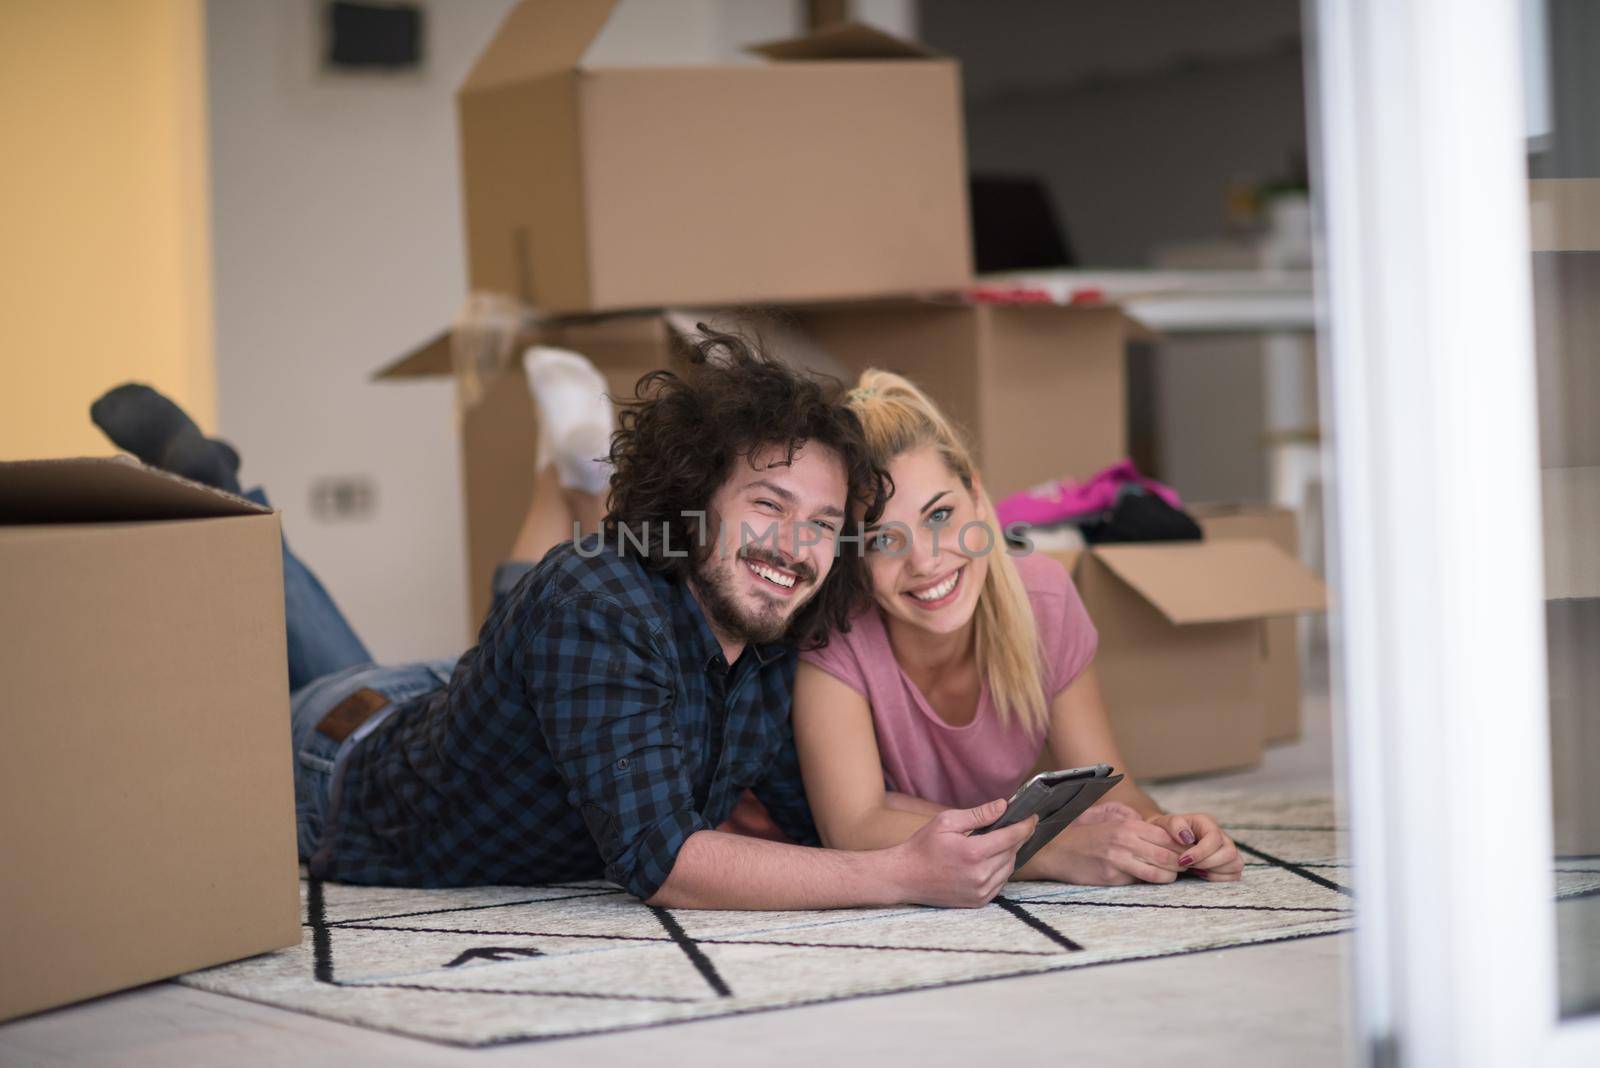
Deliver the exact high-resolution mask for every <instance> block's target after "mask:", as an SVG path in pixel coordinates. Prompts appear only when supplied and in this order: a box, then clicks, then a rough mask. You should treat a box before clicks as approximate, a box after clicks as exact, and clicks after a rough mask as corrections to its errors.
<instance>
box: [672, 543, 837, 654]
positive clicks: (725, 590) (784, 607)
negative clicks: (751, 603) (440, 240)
mask: <svg viewBox="0 0 1600 1068" xmlns="http://www.w3.org/2000/svg"><path fill="white" fill-rule="evenodd" d="M746 560H752V561H756V562H759V563H764V564H768V565H769V566H772V567H779V568H782V569H783V570H785V571H792V572H794V573H795V574H796V575H797V576H798V577H797V578H796V579H795V587H796V590H795V593H794V594H793V596H795V597H798V598H799V600H798V601H796V602H795V603H794V604H793V605H792V606H791V605H789V604H786V603H785V602H783V601H779V600H777V599H776V598H772V597H763V598H759V600H760V604H761V606H760V607H759V608H751V607H748V606H747V604H746V602H745V601H742V600H741V599H740V598H739V596H738V594H737V593H736V588H737V587H736V586H735V583H737V582H738V581H739V571H740V569H743V568H744V566H745V564H744V561H746ZM815 580H816V572H815V570H814V569H813V568H812V567H811V565H809V564H807V563H805V562H804V561H795V562H789V561H786V560H784V559H783V558H782V557H780V556H778V555H776V554H774V553H772V552H770V551H768V550H765V549H762V548H761V547H759V546H753V545H752V546H747V547H745V548H744V549H741V550H740V551H739V552H737V553H735V554H733V555H732V556H726V555H723V554H722V553H721V552H720V551H718V550H717V549H716V548H713V549H712V551H711V552H709V553H707V554H706V556H705V558H704V559H703V560H701V561H700V563H699V565H698V566H697V567H696V568H695V573H694V579H693V582H694V587H695V593H696V594H698V595H699V600H700V607H701V608H702V609H704V611H705V613H706V617H707V619H708V620H709V621H710V623H711V628H712V629H713V630H715V631H716V632H717V634H718V635H719V636H720V637H722V638H724V639H727V640H729V641H740V642H746V643H748V644H753V645H768V644H771V643H773V642H779V641H782V640H783V639H784V637H785V636H786V635H787V634H788V633H789V624H790V623H791V622H792V621H793V619H794V616H795V613H797V612H798V611H799V610H800V608H801V606H802V605H804V604H805V603H806V602H807V601H809V600H810V599H811V597H812V596H814V595H815V593H816V591H815V590H812V591H810V592H808V593H802V592H801V589H800V587H803V586H809V585H811V584H812V583H813V582H814V581H815Z"/></svg>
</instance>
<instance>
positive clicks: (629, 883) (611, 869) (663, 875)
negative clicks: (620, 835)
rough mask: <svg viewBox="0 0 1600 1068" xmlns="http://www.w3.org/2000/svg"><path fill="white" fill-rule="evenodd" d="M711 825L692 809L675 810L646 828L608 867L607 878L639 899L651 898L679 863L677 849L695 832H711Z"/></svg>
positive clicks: (646, 899)
mask: <svg viewBox="0 0 1600 1068" xmlns="http://www.w3.org/2000/svg"><path fill="white" fill-rule="evenodd" d="M709 830H711V824H709V823H707V822H706V821H705V817H703V816H701V815H700V813H698V812H695V811H693V810H687V811H680V812H673V813H671V814H669V815H667V816H664V817H662V818H661V819H659V820H657V821H656V822H654V823H652V824H650V825H649V826H648V827H646V828H644V830H642V831H641V832H640V833H639V834H638V836H637V837H635V838H634V840H633V842H632V844H631V845H629V847H628V848H627V849H626V850H624V851H623V852H622V854H621V855H620V856H618V857H617V859H615V860H613V861H612V862H611V863H610V864H608V865H607V866H606V878H608V879H610V880H611V881H612V882H614V883H619V884H621V886H622V887H623V889H625V890H627V891H628V893H630V894H632V895H633V896H634V897H636V898H638V899H639V900H640V901H648V900H649V899H650V898H652V897H654V896H655V895H656V891H658V890H660V889H661V886H662V884H663V883H665V882H666V881H667V876H669V875H671V874H672V866H673V864H675V863H677V860H678V850H680V849H682V848H683V843H684V842H686V841H688V840H689V836H690V835H691V834H694V833H695V832H696V831H709Z"/></svg>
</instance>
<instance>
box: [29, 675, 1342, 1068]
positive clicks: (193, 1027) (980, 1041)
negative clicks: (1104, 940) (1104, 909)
mask: <svg viewBox="0 0 1600 1068" xmlns="http://www.w3.org/2000/svg"><path fill="white" fill-rule="evenodd" d="M1305 711H1306V732H1305V737H1304V738H1303V739H1302V740H1301V741H1300V742H1298V743H1296V744H1294V745H1289V746H1283V747H1278V748H1274V749H1272V750H1270V751H1269V753H1268V756H1267V759H1266V761H1265V762H1264V763H1263V765H1262V766H1261V767H1260V768H1257V769H1255V770H1253V771H1250V772H1246V773H1243V774H1239V775H1234V776H1228V777H1226V778H1224V779H1218V780H1215V781H1217V782H1219V783H1228V784H1239V785H1258V786H1261V787H1263V788H1285V789H1314V790H1326V789H1330V788H1331V787H1330V779H1331V769H1332V744H1331V729H1330V725H1329V716H1328V702H1327V700H1326V699H1325V698H1320V697H1313V698H1308V699H1307V701H1306V709H1305ZM1349 942H1350V936H1348V935H1333V936H1329V937H1325V938H1310V939H1304V940H1300V941H1295V942H1285V943H1280V944H1276V945H1264V946H1250V947H1245V948H1240V949H1230V950H1223V951H1219V952H1213V953H1202V954H1197V955H1195V956H1189V957H1175V958H1170V959H1167V960H1156V961H1141V962H1136V963H1128V964H1118V965H1112V966H1108V967H1101V968H1091V969H1086V970H1084V971H1081V972H1060V973H1056V974H1052V975H1042V976H1034V977H1030V978H1023V979H1010V980H1003V981H998V982H991V983H976V984H972V985H969V986H960V987H951V988H947V989H942V990H929V991H922V992H915V993H908V994H896V995H892V996H889V997H878V998H868V999H863V1000H856V1001H846V1002H839V1003H835V1004H831V1005H817V1006H811V1007H808V1008H801V1009H787V1010H783V1011H779V1012H770V1013H760V1014H756V1015H751V1016H743V1017H732V1018H724V1019H720V1020H708V1021H703V1022H699V1023H692V1024H683V1025H678V1026H673V1027H668V1028H654V1029H648V1030H644V1031H634V1032H626V1033H621V1034H614V1035H602V1036H597V1037H590V1038H577V1039H568V1040H564V1041H558V1042H550V1043H538V1044H531V1045H518V1046H508V1047H502V1048H498V1049H489V1050H462V1049H456V1048H453V1047H447V1046H438V1045H433V1044H431V1043H427V1042H419V1041H416V1040H413V1039H407V1038H398V1037H395V1036H392V1035H386V1034H381V1033H378V1032H374V1031H367V1030H364V1029H362V1028H356V1027H349V1026H345V1025H343V1024H337V1023H330V1022H328V1021H324V1020H318V1019H315V1018H313V1017H309V1016H303V1015H299V1014H297V1013H290V1012H285V1011H282V1010H279V1009H273V1008H268V1007H266V1006H262V1005H256V1004H253V1003H251V1002H246V1001H238V1000H235V999H232V998H227V997H222V996H219V995H214V994H206V993H202V992H200V991H196V990H189V989H187V988H184V987H179V986H174V985H171V984H166V983H161V984H156V985H153V986H148V987H143V988H141V989H139V990H134V991H130V992H127V993H124V994H117V995H113V996H111V997H105V998H100V999H98V1000H95V1001H91V1002H87V1003H85V1004H82V1005H76V1006H72V1007H69V1008H65V1009H59V1010H57V1011H55V1012H49V1013H43V1014H41V1015H38V1016H34V1017H30V1018H28V1019H26V1020H19V1021H16V1022H14V1023H11V1024H7V1025H4V1026H0V1065H5V1066H7V1068H10V1066H33V1065H43V1066H54V1065H89V1064H93V1065H101V1064H117V1065H152V1066H155V1065H159V1066H162V1068H169V1066H175V1065H223V1064H226V1065H230V1066H231V1065H241V1066H244V1065H282V1064H295V1065H302V1064H326V1063H337V1064H340V1065H398V1066H410V1065H465V1064H472V1065H481V1066H489V1065H500V1064H509V1063H513V1062H515V1063H517V1064H519V1065H536V1066H537V1065H545V1064H551V1065H554V1064H570V1063H573V1062H575V1061H581V1063H583V1064H584V1065H586V1066H605V1065H626V1066H628V1068H637V1066H639V1065H662V1064H689V1065H695V1066H697V1068H700V1066H704V1068H714V1066H719V1065H741V1066H748V1065H752V1064H760V1065H762V1068H767V1066H783V1065H790V1064H793V1065H815V1064H819V1063H823V1062H826V1061H833V1062H835V1063H838V1064H841V1065H844V1064H848V1065H853V1064H868V1063H870V1064H872V1065H874V1066H875V1068H895V1066H899V1065H907V1066H910V1065H916V1066H918V1068H922V1066H936V1065H943V1064H952V1065H956V1064H959V1065H972V1064H974V1062H980V1063H987V1064H1001V1063H1019V1064H1020V1063H1040V1062H1041V1061H1043V1062H1049V1063H1054V1064H1062V1063H1068V1062H1069V1061H1073V1060H1077V1059H1080V1058H1082V1059H1085V1060H1089V1059H1092V1060H1094V1061H1098V1062H1099V1063H1103V1064H1111V1065H1122V1064H1139V1065H1144V1064H1153V1063H1163V1062H1166V1063H1173V1064H1178V1063H1182V1064H1184V1065H1186V1066H1204V1065H1211V1064H1216V1065H1229V1066H1231V1068H1240V1066H1247V1065H1283V1064H1294V1065H1295V1066H1296V1068H1316V1066H1320V1065H1336V1064H1344V1063H1347V1061H1348V1057H1347V1041H1348V1040H1347V1038H1346V1034H1345V1013H1344V1004H1345V996H1344V995H1345V964H1346V959H1347V956H1348V953H1349Z"/></svg>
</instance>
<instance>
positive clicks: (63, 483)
mask: <svg viewBox="0 0 1600 1068" xmlns="http://www.w3.org/2000/svg"><path fill="white" fill-rule="evenodd" d="M278 530H279V528H278V517H277V515H276V514H275V513H273V512H271V511H270V510H268V509H265V508H260V507H258V506H256V505H254V504H251V503H250V502H248V501H245V500H241V499H239V498H237V497H232V496H229V495H227V494H223V493H219V492H216V491H213V490H209V489H207V488H205V487H202V486H197V485H195V484H193V483H188V482H184V481H182V480H181V479H176V478H172V477H170V476H167V475H164V474H161V473H159V472H156V471H153V470H151V469H149V468H145V467H141V466H139V465H138V464H136V463H133V462H131V461H122V460H55V461H34V462H24V463H4V464H0V678H3V679H4V680H5V686H6V696H5V709H6V715H5V732H6V737H5V744H4V745H0V811H3V812H4V813H5V821H4V824H3V829H0V858H4V859H3V860H0V947H3V949H0V957H3V959H4V961H5V963H4V965H3V966H0V1019H6V1018H10V1017H14V1016H20V1015H23V1014H25V1013H31V1012H36V1011H38V1010H40V1009H46V1008H50V1007H52V1006H55V1005H61V1004H64V1003H66V1002H70V1001H76V1000H79V999H82V998H87V997H93V996H95V995H97V994H104V993H107V992H108V991H112V990H119V989H122V988H124V987H129V986H134V985H136V984H139V983H145V982H150V981H151V980H155V979H162V978H166V977H168V976H172V975H176V974H179V973H181V972H186V971H190V970H193V969H195V968H203V967H206V966H208V965H213V964H219V963H222V962H224V961H230V960H235V959H238V958H240V957H246V956H249V955H251V954H254V953H261V952H264V951H266V950H270V949H277V948H280V947H283V946H290V945H296V944H298V943H299V941H300V899H299V887H298V866H297V861H296V856H295V832H294V789H293V783H292V778H291V775H292V768H291V764H290V760H291V756H290V742H289V695H288V678H287V670H286V667H285V664H286V659H285V652H284V630H283V573H282V557H281V550H280V543H279V533H278Z"/></svg>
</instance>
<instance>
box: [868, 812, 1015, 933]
mask: <svg viewBox="0 0 1600 1068" xmlns="http://www.w3.org/2000/svg"><path fill="white" fill-rule="evenodd" d="M1005 810H1006V803H1005V802H1004V801H990V802H989V803H988V804H985V805H979V806H978V807H977V808H952V809H947V810H945V811H944V812H941V813H939V814H938V815H937V816H935V817H934V818H933V819H931V820H929V821H928V822H927V823H926V824H924V825H923V827H922V829H921V830H919V831H918V832H917V833H916V834H914V835H912V836H911V837H910V838H908V839H906V841H904V842H902V843H901V844H900V845H897V846H894V847H893V852H894V854H895V861H896V864H897V867H898V869H899V871H900V881H901V885H902V887H903V888H904V894H905V898H906V900H909V901H912V902H915V903H917V904H919V905H937V906H939V907H941V908H965V909H973V908H981V907H982V906H984V905H987V904H988V903H989V902H991V901H993V900H994V897H995V895H996V894H998V893H999V892H1000V889H1001V888H1002V887H1003V886H1005V885H1006V880H1007V879H1009V878H1011V871H1012V869H1013V868H1014V867H1015V866H1016V862H1017V850H1018V849H1021V848H1022V844H1023V843H1024V842H1026V841H1027V840H1028V837H1029V836H1030V835H1032V834H1033V829H1034V827H1035V826H1037V825H1038V823H1039V820H1038V817H1036V816H1029V817H1028V818H1027V819H1025V820H1023V821H1022V822H1021V823H1014V824H1012V825H1011V826H1009V827H1002V828H1000V829H999V830H997V831H990V832H989V833H988V834H979V835H974V834H972V833H971V832H973V831H975V830H977V829H978V828H980V827H987V826H988V825H989V824H991V823H993V822H994V821H995V820H997V819H999V818H1000V816H1001V814H1002V813H1004V812H1005Z"/></svg>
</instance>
